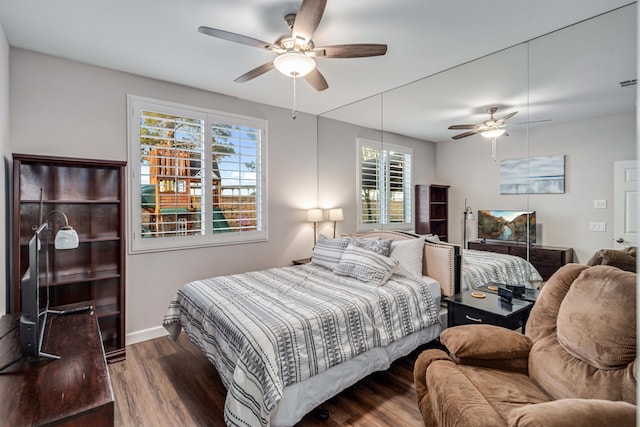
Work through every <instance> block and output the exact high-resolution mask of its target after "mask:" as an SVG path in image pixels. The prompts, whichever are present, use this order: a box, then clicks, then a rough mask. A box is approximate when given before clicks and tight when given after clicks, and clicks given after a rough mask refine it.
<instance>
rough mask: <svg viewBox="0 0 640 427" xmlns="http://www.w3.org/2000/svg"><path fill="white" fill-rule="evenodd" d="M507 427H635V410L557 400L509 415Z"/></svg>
mask: <svg viewBox="0 0 640 427" xmlns="http://www.w3.org/2000/svg"><path fill="white" fill-rule="evenodd" d="M508 421H509V427H516V426H517V427H533V426H545V427H574V426H575V427H579V426H616V427H623V426H625V427H626V426H629V427H632V426H635V425H636V406H635V405H632V404H631V403H627V402H613V401H610V400H598V399H560V400H554V401H551V402H545V403H538V404H535V405H526V406H522V407H520V408H517V409H514V410H512V411H511V412H510V413H509V419H508Z"/></svg>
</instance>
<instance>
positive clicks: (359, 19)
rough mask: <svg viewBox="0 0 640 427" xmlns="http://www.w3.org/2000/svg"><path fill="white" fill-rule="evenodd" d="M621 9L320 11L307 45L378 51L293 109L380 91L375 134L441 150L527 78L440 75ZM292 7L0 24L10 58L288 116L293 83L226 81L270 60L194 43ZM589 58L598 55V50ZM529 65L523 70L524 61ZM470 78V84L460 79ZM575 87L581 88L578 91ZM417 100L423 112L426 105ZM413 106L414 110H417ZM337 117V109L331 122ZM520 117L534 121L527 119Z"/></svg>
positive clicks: (156, 7)
mask: <svg viewBox="0 0 640 427" xmlns="http://www.w3.org/2000/svg"><path fill="white" fill-rule="evenodd" d="M628 3H629V1H628V0H562V1H558V0H538V1H535V2H533V1H528V2H517V1H513V0H483V1H463V0H450V1H434V0H402V1H395V2H392V1H388V0H366V1H365V0H359V1H358V0H350V1H344V0H342V1H338V0H329V1H328V2H327V7H326V9H325V13H324V16H323V19H322V21H321V22H320V25H319V27H318V29H317V31H316V33H315V35H314V42H315V44H316V45H333V44H348V43H386V44H387V45H388V52H387V54H386V55H385V56H381V57H373V58H357V59H328V58H324V59H322V58H321V59H318V61H317V62H318V68H319V70H320V71H321V72H322V73H323V74H324V76H325V78H326V79H327V82H328V83H329V89H327V90H325V91H323V92H316V91H315V90H313V89H312V88H310V87H309V86H308V85H307V84H306V82H304V81H302V80H300V81H299V83H298V85H297V109H298V110H299V111H303V112H307V113H311V114H321V113H324V112H328V111H331V110H334V109H336V108H338V107H341V106H343V105H347V104H350V103H353V102H355V101H358V100H361V99H364V98H367V97H369V96H371V95H375V94H378V93H381V92H386V93H387V94H386V95H385V105H386V103H387V102H390V103H392V102H396V103H397V104H398V106H401V105H402V106H403V108H396V109H394V111H396V112H398V117H393V114H392V113H388V114H387V113H385V114H386V115H387V117H385V118H384V126H385V129H387V128H388V129H391V130H394V131H399V130H402V132H400V131H399V133H406V134H409V135H412V136H416V137H420V138H423V139H428V140H432V141H440V140H444V139H448V138H449V137H450V136H451V132H452V131H446V132H443V131H442V129H441V128H442V127H444V129H445V130H446V126H448V125H449V124H453V123H475V122H476V121H481V120H484V119H485V118H486V114H483V111H484V110H485V109H486V107H487V106H488V105H489V104H488V103H494V104H496V105H500V106H504V107H505V108H503V109H502V110H501V111H500V112H499V114H498V116H500V113H504V114H506V113H507V112H509V111H510V110H509V108H511V109H512V110H514V108H517V109H520V110H521V107H518V105H523V104H522V102H523V98H522V97H523V96H525V94H524V93H523V92H522V91H521V88H522V77H523V76H526V72H525V73H524V74H522V70H523V69H522V68H519V69H517V71H515V72H514V71H509V72H505V71H504V70H506V69H501V68H497V69H495V68H494V69H493V71H491V72H487V71H486V69H483V68H481V67H480V68H476V69H474V71H473V74H460V75H456V73H455V72H453V73H452V72H451V71H447V72H445V73H441V74H438V73H440V72H442V71H443V70H447V69H450V68H452V67H455V66H456V65H459V64H463V63H466V62H469V61H471V60H473V59H476V58H480V57H483V56H485V55H487V54H490V53H492V52H497V51H500V50H502V49H505V48H507V47H510V46H514V45H516V44H519V43H521V42H524V41H527V40H530V39H533V38H536V37H539V36H541V35H543V34H547V33H549V32H552V31H554V30H556V29H559V28H562V27H565V26H568V25H571V24H574V23H576V22H579V21H582V20H584V19H587V18H590V17H593V16H595V15H598V14H601V13H604V12H607V11H610V10H612V9H615V8H618V7H621V6H624V5H626V4H628ZM299 4H300V1H286V0H235V1H223V0H206V1H205V0H181V1H175V0H173V1H172V0H135V1H134V0H110V1H96V0H94V1H89V0H56V1H51V0H21V1H16V0H0V25H1V26H2V29H3V30H4V32H5V34H6V36H7V39H8V40H9V43H10V44H11V45H12V46H14V47H18V48H24V49H28V50H33V51H36V52H41V53H45V54H50V55H55V56H59V57H62V58H68V59H71V60H76V61H80V62H84V63H89V64H94V65H98V66H102V67H107V68H111V69H115V70H121V71H125V72H130V73H134V74H139V75H143V76H147V77H151V78H155V79H160V80H165V81H168V82H173V83H178V84H183V85H187V86H192V87H196V88H201V89H204V90H209V91H212V92H217V93H222V94H226V95H230V96H235V97H238V98H242V99H248V100H251V101H257V102H262V103H265V104H270V105H275V106H279V107H284V108H291V107H292V101H293V85H292V79H291V78H287V77H285V76H283V75H281V74H280V73H278V72H277V71H275V70H274V71H270V72H268V73H267V74H264V75H262V76H260V77H258V78H255V79H253V80H251V81H249V82H246V83H234V82H233V80H234V79H235V78H236V77H238V76H240V75H241V74H244V73H245V72H247V71H249V70H251V69H253V68H255V67H257V66H259V65H262V64H263V63H266V62H269V61H270V60H271V59H273V57H274V54H273V53H271V52H269V51H266V50H264V51H263V50H260V49H257V48H254V47H250V46H245V45H239V44H235V43H232V42H229V41H225V40H220V39H216V38H213V37H209V36H205V35H203V34H200V33H198V31H197V28H198V27H199V26H200V25H205V26H209V27H214V28H218V29H222V30H225V31H230V32H234V33H238V34H243V35H246V36H249V37H253V38H256V39H260V40H264V41H267V42H273V41H275V40H276V39H277V38H278V37H279V36H280V35H282V34H285V33H286V32H287V31H288V29H287V27H286V24H285V22H284V19H283V17H284V15H286V14H287V13H294V12H295V11H296V10H297V8H298V7H299ZM626 9H627V10H626V11H625V12H624V13H625V14H626V15H629V14H633V16H632V19H631V21H632V23H633V25H634V26H635V22H636V18H637V12H636V8H635V6H634V7H633V8H626ZM625 31H626V30H625ZM587 34H588V35H590V36H591V38H590V39H588V40H587V39H582V44H579V45H578V49H576V48H575V46H574V51H573V53H575V54H576V55H577V54H578V53H579V52H582V51H583V50H588V49H581V48H580V46H582V47H588V48H589V47H592V46H589V44H592V43H597V42H598V37H597V34H593V33H587ZM594 36H596V37H594ZM621 37H625V39H624V40H623V42H624V43H626V45H628V46H627V47H629V48H632V49H633V51H632V55H631V56H633V61H631V59H630V60H629V62H631V63H632V71H633V74H634V75H633V76H628V77H626V78H635V64H636V63H635V56H636V52H637V49H636V33H635V30H634V32H633V33H632V34H627V33H626V32H625V33H624V34H623V35H622V36H621ZM573 40H574V42H575V39H573ZM578 41H579V42H580V40H578ZM520 48H522V46H520ZM516 49H518V48H516ZM596 51H597V52H600V53H601V54H602V53H607V52H608V51H607V49H605V50H604V51H602V50H599V49H596ZM501 55H507V56H508V55H509V54H508V53H502V54H501ZM514 55H515V56H520V55H522V53H521V52H517V53H514ZM627 56H629V55H627ZM531 59H532V61H531V62H532V63H533V57H532V58H531ZM567 59H569V61H568V62H567ZM605 59H606V58H605ZM506 60H507V59H505V61H506ZM554 61H561V62H563V63H568V64H573V65H576V62H577V61H572V60H571V58H567V57H566V56H561V57H557V58H555V59H554ZM481 62H482V61H479V62H476V63H474V64H476V65H474V67H479V66H480V65H481ZM586 66H590V67H591V66H595V68H594V69H591V68H585V67H586ZM612 66H613V64H612V63H610V62H607V61H606V60H603V61H602V62H600V63H597V64H587V65H585V66H583V67H582V68H578V69H579V70H580V71H579V74H578V76H576V77H580V78H582V77H584V78H585V79H586V77H589V78H592V79H600V80H604V79H603V76H604V77H612V78H613V80H615V79H619V77H618V76H617V75H614V74H615V73H618V72H623V71H624V72H628V70H629V65H628V64H627V63H626V62H625V64H623V66H621V67H613V68H615V70H613V69H612ZM498 67H500V66H498ZM618 68H625V69H624V70H618ZM575 69H576V68H575V67H574V68H573V69H571V72H574V71H575ZM585 70H588V71H589V72H588V73H587V72H585ZM452 71H453V70H452ZM525 71H526V69H525ZM614 71H615V73H614ZM540 72H542V68H541V69H540ZM435 74H437V76H436V77H438V76H440V77H438V79H428V83H427V82H426V81H425V82H424V83H423V84H425V85H426V86H425V87H424V88H423V89H424V90H425V91H428V92H417V91H415V86H414V87H411V89H405V90H404V92H405V93H403V94H402V96H400V94H401V92H403V90H402V89H401V90H399V91H391V92H389V91H390V90H391V89H393V88H397V87H400V86H403V85H405V84H407V83H409V82H413V81H416V80H419V79H421V78H423V77H425V76H430V75H435ZM584 74H588V75H589V76H583V75H584ZM593 74H595V75H593ZM471 75H472V76H473V77H469V76H471ZM445 76H450V77H445ZM491 76H494V77H497V78H503V80H498V83H499V82H500V81H502V82H505V84H504V85H500V84H497V85H496V83H495V82H494V83H493V84H491V85H490V86H491V87H492V88H496V87H501V90H504V93H502V94H500V93H498V92H495V90H494V92H493V93H492V95H491V98H487V96H486V94H485V95H480V94H474V93H473V91H472V88H479V87H487V85H484V86H483V83H482V80H478V78H479V77H484V78H486V77H491ZM505 76H509V77H513V76H517V77H518V78H519V79H520V80H519V81H517V83H516V84H517V85H518V91H519V92H518V91H515V92H514V91H511V89H512V88H510V87H508V86H509V84H507V83H506V82H507V80H506V79H505ZM452 78H453V79H454V80H451V79H452ZM452 81H455V85H452ZM571 81H572V80H571V79H569V80H567V82H571ZM618 81H620V80H616V81H615V85H617V84H618ZM525 82H526V80H525ZM542 83H544V84H546V83H547V82H542V81H541V84H542ZM580 83H581V84H584V81H581V82H580ZM567 85H569V84H568V83H567ZM565 86H566V85H565ZM569 86H571V85H569ZM445 87H446V88H449V89H447V90H451V89H450V88H452V87H455V88H456V89H455V95H456V96H453V93H451V92H448V91H443V88H445ZM584 88H585V86H582V91H584ZM423 89H421V90H423ZM438 90H440V92H438ZM545 90H548V93H547V95H545V96H544V98H540V99H531V101H532V109H531V111H532V112H533V111H534V107H533V105H537V106H543V105H544V104H550V103H553V101H554V99H555V98H559V97H562V96H563V91H565V90H568V88H564V87H545ZM543 92H544V91H542V92H540V93H543ZM420 93H430V94H431V95H430V96H426V95H420ZM514 93H515V95H514ZM416 95H417V96H416ZM407 96H409V97H411V96H413V98H414V99H413V101H411V102H409V101H407V99H410V98H407ZM514 96H515V97H514ZM567 96H572V94H571V93H567ZM596 96H597V94H596ZM396 97H397V98H396ZM509 97H512V98H509ZM426 98H428V99H429V100H431V102H430V103H429V102H427V103H424V100H425V99H426ZM634 99H635V98H634ZM434 100H435V101H437V102H433V101H434ZM447 100H448V101H447ZM524 101H526V99H525V100H524ZM416 102H417V104H416ZM420 102H422V103H423V104H424V105H422V106H420ZM429 104H430V105H429ZM389 105H391V104H389ZM408 106H411V107H412V111H414V112H421V113H422V114H425V113H426V112H430V111H432V110H434V109H435V110H439V112H438V114H437V115H438V116H439V117H440V119H439V120H440V121H441V122H435V123H436V124H435V125H434V126H437V127H438V128H439V130H440V132H435V133H433V132H432V133H430V132H428V131H426V130H425V129H424V126H422V127H417V126H416V122H418V121H419V120H417V119H416V118H415V117H413V116H410V115H409V114H408V113H407V111H408V110H407V107H408ZM418 109H420V110H419V111H418ZM347 110H348V108H347V109H341V112H346V111H347ZM435 110H434V111H435ZM385 111H386V109H385ZM403 111H404V113H402V112H403ZM429 114H430V115H432V116H433V115H434V114H436V113H429ZM519 115H520V116H522V114H521V113H519ZM528 116H529V120H533V115H528ZM423 117H424V116H423ZM516 117H518V116H516ZM516 117H514V120H515V119H516ZM543 117H544V118H549V117H547V116H543ZM477 118H479V119H477ZM476 119H477V120H476ZM553 120H555V118H554V119H553ZM379 123H380V122H379V121H378V124H379ZM445 125H446V126H445ZM434 126H430V127H432V128H434Z"/></svg>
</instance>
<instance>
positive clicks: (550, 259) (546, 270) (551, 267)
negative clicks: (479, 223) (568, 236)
mask: <svg viewBox="0 0 640 427" xmlns="http://www.w3.org/2000/svg"><path fill="white" fill-rule="evenodd" d="M468 247H469V249H475V250H479V251H488V252H498V253H502V254H509V255H515V256H519V257H520V258H524V259H527V246H526V245H525V244H522V243H521V244H517V243H507V242H504V243H503V242H483V241H475V242H469V243H468ZM529 262H530V263H531V264H532V265H533V266H534V267H535V268H536V270H538V272H539V273H540V275H541V276H542V279H543V280H549V277H551V276H552V275H553V273H555V272H556V271H557V270H558V269H559V268H560V267H562V266H563V265H565V264H568V263H570V262H573V248H563V247H554V246H534V245H531V246H529Z"/></svg>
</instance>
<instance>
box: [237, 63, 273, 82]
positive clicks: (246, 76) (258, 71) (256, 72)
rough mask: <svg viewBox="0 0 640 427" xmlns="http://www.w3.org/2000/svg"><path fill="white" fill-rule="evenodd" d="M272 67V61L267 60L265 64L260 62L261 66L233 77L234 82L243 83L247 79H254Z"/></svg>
mask: <svg viewBox="0 0 640 427" xmlns="http://www.w3.org/2000/svg"><path fill="white" fill-rule="evenodd" d="M273 68H274V66H273V61H271V62H267V63H266V64H262V65H261V66H259V67H256V68H254V69H253V70H251V71H249V72H248V73H244V74H243V75H241V76H240V77H238V78H237V79H235V80H234V82H236V83H244V82H246V81H249V80H251V79H255V78H256V77H258V76H261V75H263V74H264V73H266V72H267V71H271V70H273Z"/></svg>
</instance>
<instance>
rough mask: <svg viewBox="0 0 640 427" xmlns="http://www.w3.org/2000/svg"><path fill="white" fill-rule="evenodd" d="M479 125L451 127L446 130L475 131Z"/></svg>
mask: <svg viewBox="0 0 640 427" xmlns="http://www.w3.org/2000/svg"><path fill="white" fill-rule="evenodd" d="M479 126H480V125H451V126H449V127H448V129H475V128H477V127H479Z"/></svg>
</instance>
